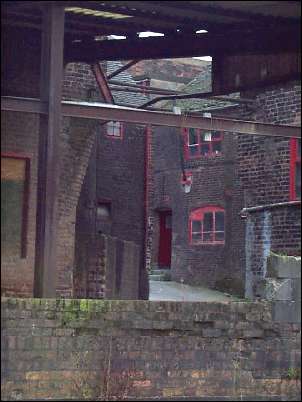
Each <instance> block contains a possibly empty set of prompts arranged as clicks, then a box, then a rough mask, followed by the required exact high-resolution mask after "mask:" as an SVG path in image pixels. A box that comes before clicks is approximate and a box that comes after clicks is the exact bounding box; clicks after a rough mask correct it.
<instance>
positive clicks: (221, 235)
mask: <svg viewBox="0 0 302 402" xmlns="http://www.w3.org/2000/svg"><path fill="white" fill-rule="evenodd" d="M215 240H216V241H223V240H224V232H216V233H215Z"/></svg>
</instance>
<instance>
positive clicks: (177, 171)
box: [147, 64, 301, 297]
mask: <svg viewBox="0 0 302 402" xmlns="http://www.w3.org/2000/svg"><path fill="white" fill-rule="evenodd" d="M210 73H211V66H210V64H208V66H206V68H205V69H204V71H203V73H202V74H201V75H199V76H198V77H196V78H195V79H194V80H193V81H192V83H190V84H189V85H188V86H187V90H188V91H190V90H191V91H192V92H194V91H195V92H201V91H203V92H208V91H210V90H211V74H210ZM237 96H238V94H233V95H232V97H233V98H234V102H232V103H227V102H221V101H217V100H215V101H213V100H203V101H196V100H195V101H193V102H192V101H190V102H188V101H185V100H183V101H177V103H176V102H175V101H174V104H175V105H178V106H179V107H180V108H181V109H182V113H183V114H184V126H183V127H182V129H181V130H179V131H176V130H174V129H166V128H156V129H154V130H153V133H152V140H151V144H152V145H151V157H150V160H151V161H150V165H151V171H152V173H151V174H150V178H149V183H150V191H149V194H150V200H149V215H148V216H149V227H148V244H147V249H148V253H147V265H148V267H149V269H152V268H153V269H154V268H159V269H163V268H170V273H171V277H172V279H173V280H176V281H178V282H184V283H189V284H192V285H205V286H209V287H212V288H217V289H220V290H224V291H228V292H233V293H237V294H239V295H244V294H245V295H246V296H248V297H255V296H256V295H257V291H256V290H255V285H256V283H257V278H262V277H263V276H264V275H265V272H266V257H267V256H268V255H269V253H270V252H271V251H277V252H286V253H289V254H299V252H300V250H301V245H300V244H301V234H300V228H301V222H300V204H299V202H295V200H296V199H300V198H301V190H300V188H301V178H300V176H299V173H298V172H299V171H300V170H299V169H301V145H298V142H297V140H294V139H292V140H289V139H284V138H274V139H272V138H269V137H260V136H259V137H254V136H245V135H237V134H232V133H224V135H222V134H221V133H219V132H212V133H210V132H201V131H198V130H193V129H189V128H188V127H186V125H185V113H186V112H187V111H189V110H197V109H198V110H200V111H204V112H207V113H209V112H210V113H211V115H212V117H215V116H223V117H226V118H235V119H236V118H237V119H245V120H254V119H255V120H260V121H265V122H271V123H279V124H282V123H283V124H297V125H298V124H300V107H301V106H300V85H299V83H297V82H292V83H288V84H287V85H286V86H279V87H275V88H268V89H266V90H261V91H258V92H254V93H251V92H250V93H247V94H242V96H243V98H249V99H252V100H253V102H252V103H246V104H243V103H241V102H240V101H239V102H238V103H237V104H236V97H237ZM172 102H173V101H171V102H169V103H170V104H169V106H171V104H173V103H172ZM183 172H186V177H187V179H186V180H185V181H184V179H183ZM186 181H187V186H186V188H185V184H186ZM276 203H283V204H282V205H278V206H276V205H270V204H276ZM257 206H260V207H261V206H262V207H261V208H260V209H259V208H256V211H254V210H253V209H252V210H249V209H248V210H244V211H248V212H246V216H247V219H246V220H244V219H243V218H242V216H240V211H241V210H242V209H243V208H247V207H257Z"/></svg>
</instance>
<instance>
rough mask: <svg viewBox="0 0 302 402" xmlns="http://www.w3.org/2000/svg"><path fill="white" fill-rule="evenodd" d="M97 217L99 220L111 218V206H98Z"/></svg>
mask: <svg viewBox="0 0 302 402" xmlns="http://www.w3.org/2000/svg"><path fill="white" fill-rule="evenodd" d="M96 212H97V216H98V217H99V218H109V217H110V204H99V205H98V206H97V210H96Z"/></svg>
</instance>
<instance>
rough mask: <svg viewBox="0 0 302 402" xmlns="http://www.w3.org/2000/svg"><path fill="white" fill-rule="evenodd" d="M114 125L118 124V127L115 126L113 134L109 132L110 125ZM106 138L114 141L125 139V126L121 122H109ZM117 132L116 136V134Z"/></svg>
mask: <svg viewBox="0 0 302 402" xmlns="http://www.w3.org/2000/svg"><path fill="white" fill-rule="evenodd" d="M111 124H113V125H115V124H118V127H114V126H113V130H112V132H110V131H109V129H110V125H111ZM105 127H106V137H108V138H111V139H114V140H122V139H123V137H124V125H123V123H122V122H120V121H113V120H112V121H109V122H108V123H106V126H105ZM115 132H116V134H115Z"/></svg>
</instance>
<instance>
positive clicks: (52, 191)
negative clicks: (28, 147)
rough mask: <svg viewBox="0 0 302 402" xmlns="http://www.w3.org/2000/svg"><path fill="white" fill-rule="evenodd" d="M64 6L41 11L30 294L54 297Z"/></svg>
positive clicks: (55, 6)
mask: <svg viewBox="0 0 302 402" xmlns="http://www.w3.org/2000/svg"><path fill="white" fill-rule="evenodd" d="M63 47H64V8H63V7H62V6H60V5H54V6H49V7H46V8H45V9H44V10H43V31H42V56H41V74H40V94H41V95H40V96H41V99H42V101H43V102H44V104H46V109H47V114H41V115H40V128H39V153H38V185H37V200H38V202H37V211H36V245H35V269H34V297H56V280H57V225H58V215H57V207H58V187H59V182H58V178H59V177H60V175H59V165H60V157H59V148H60V146H59V137H60V131H61V126H60V123H61V93H62V79H63V50H64V49H63Z"/></svg>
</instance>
